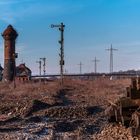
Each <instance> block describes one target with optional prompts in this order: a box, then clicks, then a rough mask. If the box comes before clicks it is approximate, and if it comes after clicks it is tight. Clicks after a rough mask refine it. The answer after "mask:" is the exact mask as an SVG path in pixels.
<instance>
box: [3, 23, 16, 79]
mask: <svg viewBox="0 0 140 140" xmlns="http://www.w3.org/2000/svg"><path fill="white" fill-rule="evenodd" d="M2 36H3V38H4V73H3V81H13V80H14V77H15V72H16V71H15V70H16V66H15V58H16V57H17V56H16V53H15V40H16V38H17V36H18V34H17V32H16V30H15V29H14V28H13V27H12V25H9V26H8V27H7V28H6V29H5V31H4V32H3V33H2Z"/></svg>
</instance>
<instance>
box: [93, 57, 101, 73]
mask: <svg viewBox="0 0 140 140" xmlns="http://www.w3.org/2000/svg"><path fill="white" fill-rule="evenodd" d="M99 61H100V60H98V59H96V57H95V59H94V60H92V62H94V73H97V63H98V62H99Z"/></svg>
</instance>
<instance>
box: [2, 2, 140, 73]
mask: <svg viewBox="0 0 140 140" xmlns="http://www.w3.org/2000/svg"><path fill="white" fill-rule="evenodd" d="M139 7H140V0H0V9H1V12H0V32H1V33H2V32H3V30H4V29H5V28H6V27H7V25H8V24H12V25H13V26H14V27H15V29H16V30H17V32H18V34H19V36H18V38H17V43H16V49H17V52H18V53H19V58H18V59H17V64H19V63H21V62H25V63H26V65H27V66H29V67H30V68H31V69H32V71H33V73H34V74H36V73H38V64H37V63H36V61H37V60H38V59H39V58H40V57H44V56H45V57H46V58H47V73H49V74H50V73H59V56H58V53H59V48H60V45H59V44H58V39H59V38H60V32H59V31H58V30H57V29H52V28H50V25H51V24H52V23H53V24H59V23H61V22H64V24H65V25H66V28H65V33H64V34H65V42H64V43H65V63H66V64H65V69H66V70H67V71H68V72H69V73H78V72H79V66H78V64H79V63H80V61H81V62H82V63H83V68H82V71H83V72H92V71H94V64H93V62H91V61H92V60H93V59H94V57H95V56H96V57H97V59H99V60H100V62H99V63H98V68H97V71H98V72H109V52H107V51H106V50H105V49H107V48H110V45H111V44H112V45H113V47H114V48H117V49H118V51H115V52H114V71H119V70H127V69H140V8H139ZM0 62H1V64H2V65H3V39H2V37H1V38H0Z"/></svg>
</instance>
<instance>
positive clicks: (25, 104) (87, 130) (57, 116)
mask: <svg viewBox="0 0 140 140" xmlns="http://www.w3.org/2000/svg"><path fill="white" fill-rule="evenodd" d="M129 85H130V79H118V80H117V79H115V80H109V79H106V78H99V79H96V80H79V79H76V80H75V79H70V78H67V79H64V85H63V87H62V86H60V83H59V81H54V82H48V83H24V84H22V83H17V87H16V89H14V88H13V83H11V84H4V83H0V115H3V114H4V115H7V114H9V113H10V114H11V115H13V116H16V115H17V114H18V115H20V116H21V117H22V119H23V120H24V119H25V118H26V117H25V116H26V115H23V113H26V114H27V113H28V114H29V112H30V113H31V114H30V115H31V116H32V115H34V116H35V115H39V116H45V115H47V117H50V118H51V117H52V120H51V121H52V122H51V125H53V127H54V128H55V127H58V126H59V125H58V124H60V126H61V124H64V122H66V121H67V123H66V124H65V125H68V127H70V126H75V127H74V128H73V131H71V132H62V133H61V134H60V133H59V132H58V131H57V132H56V130H54V136H57V137H59V138H60V137H63V136H64V137H67V138H68V136H66V135H65V134H67V135H72V137H73V136H78V137H79V138H81V137H83V138H86V139H89V138H88V137H87V136H89V135H90V136H93V134H94V133H96V132H98V131H97V130H98V129H101V127H102V125H104V124H105V123H106V121H105V120H106V119H105V116H104V113H103V110H104V109H105V108H106V105H107V104H108V102H107V101H108V100H111V101H112V102H114V101H115V100H116V99H118V98H119V97H121V96H125V94H126V90H125V89H126V87H128V86H129ZM36 101H41V102H43V103H46V104H47V105H48V106H49V107H47V108H40V107H39V104H40V102H36ZM34 103H36V104H34ZM40 105H41V104H40ZM95 106H96V108H90V110H87V109H89V107H95ZM34 108H37V110H36V111H34ZM91 109H93V110H91ZM96 109H97V110H96ZM88 111H90V113H91V112H92V113H93V114H92V113H91V114H90V115H89V112H88ZM94 111H95V112H94ZM32 113H33V114H32ZM82 113H83V114H82ZM24 117H25V118H24ZM26 119H27V118H26ZM48 124H49V122H48ZM75 124H76V125H75ZM0 127H1V126H0ZM96 127H97V128H96ZM58 128H59V127H58ZM61 129H62V128H61ZM58 130H59V129H58ZM3 135H4V136H5V133H3ZM13 135H14V133H12V136H13ZM0 136H1V133H0ZM19 137H21V134H20V136H19ZM0 138H1V137H0ZM90 138H91V137H90ZM37 139H38V138H37Z"/></svg>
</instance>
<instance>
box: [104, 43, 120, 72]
mask: <svg viewBox="0 0 140 140" xmlns="http://www.w3.org/2000/svg"><path fill="white" fill-rule="evenodd" d="M106 50H107V51H110V73H113V51H117V49H114V48H113V47H112V44H111V47H110V49H106Z"/></svg>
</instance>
